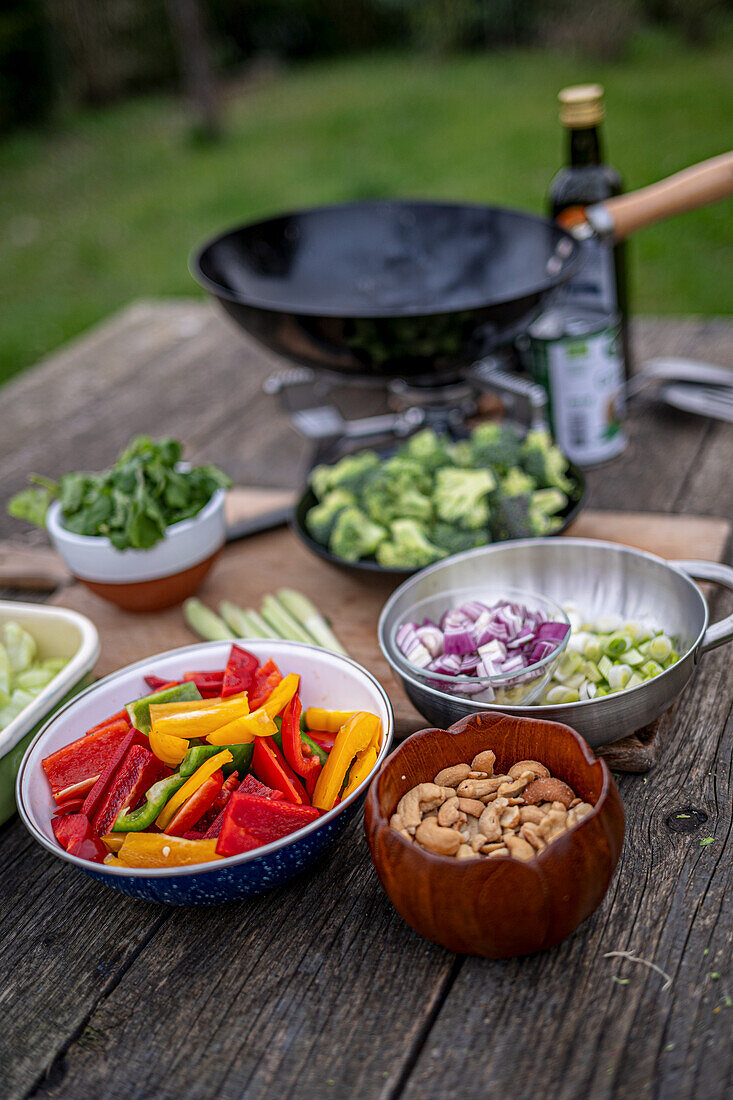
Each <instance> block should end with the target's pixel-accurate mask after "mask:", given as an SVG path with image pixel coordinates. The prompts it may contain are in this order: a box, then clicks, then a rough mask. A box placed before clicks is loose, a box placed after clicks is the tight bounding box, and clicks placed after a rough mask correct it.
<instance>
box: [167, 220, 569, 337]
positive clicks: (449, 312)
mask: <svg viewBox="0 0 733 1100" xmlns="http://www.w3.org/2000/svg"><path fill="white" fill-rule="evenodd" d="M389 206H392V207H395V206H396V207H405V208H409V207H413V208H414V207H442V208H444V209H446V208H448V209H450V208H453V209H455V208H459V209H463V210H482V211H492V212H499V213H501V214H503V215H509V216H511V217H515V218H519V219H523V220H526V221H532V222H534V223H535V224H536V225H542V226H544V227H545V228H546V229H550V230H552V231H553V232H554V233H556V234H557V239H558V241H560V240H566V241H567V242H568V243H569V244H570V245H572V250H571V251H570V253H569V254H568V257H567V259H565V260H564V261H563V266H562V272H561V275H560V276H549V275H548V276H546V278H544V279H543V280H541V281H539V282H538V283H536V284H534V285H533V286H531V287H525V288H524V289H523V291H522V293H521V294H518V295H507V294H503V295H499V296H496V297H494V298H492V299H490V300H487V299H486V298H483V299H480V300H474V299H472V300H469V301H467V302H465V303H461V304H460V305H456V306H454V307H452V308H451V309H426V308H425V307H423V306H420V307H418V306H409V307H400V308H393V309H386V308H385V307H375V308H373V309H369V308H360V309H359V310H358V311H354V310H343V309H333V308H328V306H326V305H324V306H323V307H321V308H318V309H316V308H314V307H312V306H311V307H307V308H304V307H303V306H302V304H301V305H297V304H295V303H292V302H286V301H283V302H279V303H277V302H274V301H272V300H270V299H266V298H260V297H257V296H254V295H252V296H250V295H247V296H244V295H242V294H238V293H236V292H234V291H232V290H230V289H228V288H225V287H223V286H222V285H221V284H220V283H218V282H216V281H215V280H214V279H211V278H210V277H209V276H208V275H206V274H205V272H204V271H203V270H202V267H201V261H202V259H203V257H204V255H205V254H206V253H207V252H209V251H210V250H211V249H213V248H214V247H215V246H216V245H219V244H222V243H223V242H224V241H225V240H227V239H228V238H231V237H233V236H234V235H235V234H237V233H241V232H242V231H243V230H246V229H247V230H253V229H256V228H262V227H264V226H266V225H272V224H273V223H274V222H278V221H283V220H285V219H286V218H295V217H303V216H304V215H309V214H316V213H317V214H328V213H331V212H340V211H345V210H354V209H366V208H369V209H377V208H379V207H389ZM581 262H582V253H581V248H580V245H579V242H578V241H577V240H576V239H575V238H574V237H573V236H572V235H571V234H570V233H568V232H567V231H566V230H564V229H563V228H562V227H561V226H559V225H557V224H556V223H555V222H553V221H552V220H551V219H549V218H545V217H542V215H540V214H533V213H530V212H528V211H526V210H518V209H515V208H514V207H511V206H498V205H495V204H492V203H480V202H461V201H457V200H446V199H429V198H418V199H411V198H395V199H369V200H365V201H353V202H337V203H327V204H325V205H320V206H309V207H301V208H300V209H297V210H286V211H282V212H280V213H279V214H275V215H272V216H270V217H267V218H260V219H258V220H256V221H250V222H243V223H241V224H239V225H236V226H232V227H230V228H229V229H225V230H222V231H220V232H219V233H216V234H214V235H213V236H211V237H208V238H206V239H205V240H204V241H203V242H202V243H201V244H199V245H197V246H196V247H195V248H194V249H193V250H192V251H191V253H190V255H189V259H188V270H189V274H190V275H191V277H192V278H193V280H194V282H196V283H198V285H199V286H200V287H201V288H202V289H203V290H205V291H206V292H207V293H209V294H211V295H212V296H213V297H215V298H218V299H220V300H221V301H225V302H231V303H232V304H233V305H237V306H243V307H245V308H248V309H257V310H260V311H262V312H265V313H273V314H287V315H290V316H296V317H309V318H313V317H327V318H329V319H336V320H354V321H361V320H364V321H366V320H385V321H386V320H398V319H400V318H408V317H412V318H416V317H425V318H428V317H430V318H433V317H450V316H454V315H455V314H457V313H469V312H470V313H477V312H479V311H481V310H491V309H494V308H497V309H498V308H500V307H502V306H507V305H511V304H512V303H518V302H522V301H524V300H525V299H527V298H533V297H535V296H537V295H543V294H546V293H548V292H549V291H551V290H554V289H555V288H556V287H558V286H561V285H562V284H563V283H565V282H567V280H568V279H570V278H571V277H572V276H573V275H574V274H575V273H576V271H577V269H578V267H579V266H580V264H581Z"/></svg>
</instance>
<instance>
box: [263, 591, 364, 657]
mask: <svg viewBox="0 0 733 1100" xmlns="http://www.w3.org/2000/svg"><path fill="white" fill-rule="evenodd" d="M277 598H278V600H279V601H280V604H281V605H282V606H283V607H284V608H285V610H286V611H288V612H290V614H291V615H292V616H293V617H294V618H295V619H297V621H298V622H299V623H300V624H301V626H303V627H304V629H305V630H307V631H308V633H309V634H310V635H311V636H312V637H313V638H314V639H315V641H316V642H317V644H318V645H320V646H323V648H324V649H331V650H333V651H334V653H343V655H344V656H345V657H348V653H347V652H346V650H345V649H344V647H343V646H342V645H341V643H340V642H339V640H338V638H337V637H336V635H335V634H334V632H333V631H332V630H331V627H330V626H329V625H328V623H327V622H326V620H325V619H324V617H323V615H321V613H320V611H319V610H318V608H317V607H316V606H315V605H314V604H313V603H311V601H310V600H309V599H308V597H307V596H304V595H302V593H300V592H295V591H294V590H293V589H292V588H281V589H280V590H279V591H278V593H277Z"/></svg>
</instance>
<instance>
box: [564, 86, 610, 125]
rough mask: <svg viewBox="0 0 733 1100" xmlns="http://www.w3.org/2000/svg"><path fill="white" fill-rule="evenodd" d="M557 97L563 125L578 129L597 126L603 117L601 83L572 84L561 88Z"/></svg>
mask: <svg viewBox="0 0 733 1100" xmlns="http://www.w3.org/2000/svg"><path fill="white" fill-rule="evenodd" d="M557 98H558V99H559V101H560V122H561V123H562V124H563V126H569V127H570V128H571V129H574V130H579V129H582V128H583V127H585V126H597V125H598V123H599V122H602V121H603V119H604V117H605V113H606V112H605V110H604V106H603V86H602V85H601V84H573V85H572V86H571V87H570V88H563V89H562V91H561V92H559V93H558V97H557Z"/></svg>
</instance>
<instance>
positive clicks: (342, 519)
mask: <svg viewBox="0 0 733 1100" xmlns="http://www.w3.org/2000/svg"><path fill="white" fill-rule="evenodd" d="M386 538H387V532H386V530H385V528H384V527H381V526H380V525H379V524H378V523H373V522H372V521H371V520H370V519H369V516H367V515H365V513H364V512H362V510H361V509H360V508H356V507H351V508H344V510H343V512H341V513H340V514H339V516H338V519H337V520H336V523H335V524H334V528H333V531H332V532H331V538H330V539H329V542H328V548H329V550H330V551H331V552H332V553H333V554H336V556H337V557H339V558H343V559H344V561H358V560H359V558H368V557H369V555H370V554H373V553H374V551H375V550H376V549H377V547H378V546H379V544H380V542H383V541H384V540H385V539H386Z"/></svg>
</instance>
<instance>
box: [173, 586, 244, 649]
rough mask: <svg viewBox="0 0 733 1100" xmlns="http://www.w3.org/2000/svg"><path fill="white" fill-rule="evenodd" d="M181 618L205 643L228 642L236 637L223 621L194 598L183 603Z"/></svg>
mask: <svg viewBox="0 0 733 1100" xmlns="http://www.w3.org/2000/svg"><path fill="white" fill-rule="evenodd" d="M183 616H184V618H185V620H186V622H187V623H188V625H189V626H190V628H191V630H193V632H194V634H198V636H199V637H200V638H203V639H204V641H205V642H228V641H231V640H232V639H233V638H236V636H237V635H236V634H235V633H234V631H232V630H230V629H229V627H228V626H227V624H226V623H225V622H224V620H223V619H220V618H219V616H218V615H215V614H214V612H213V611H210V610H209V608H208V607H206V606H205V604H202V603H201V600H197V599H196V598H195V597H192V598H191V599H190V600H186V601H185V603H184V605H183Z"/></svg>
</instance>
